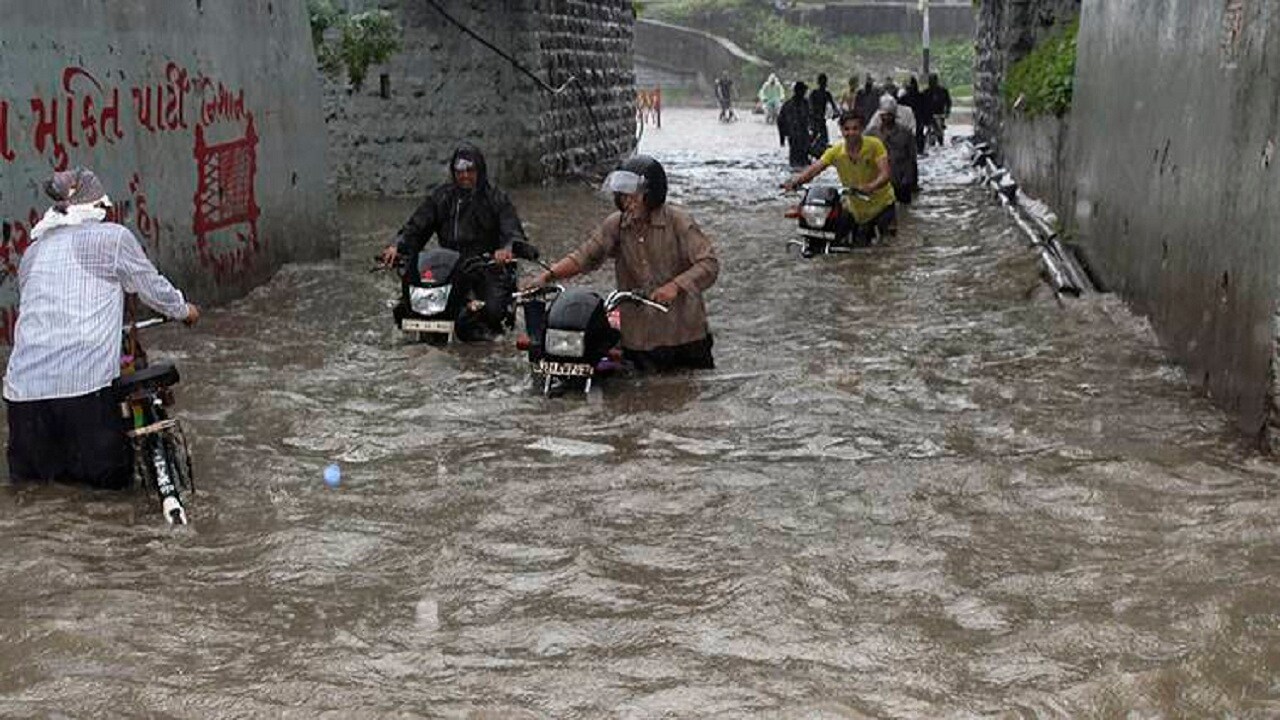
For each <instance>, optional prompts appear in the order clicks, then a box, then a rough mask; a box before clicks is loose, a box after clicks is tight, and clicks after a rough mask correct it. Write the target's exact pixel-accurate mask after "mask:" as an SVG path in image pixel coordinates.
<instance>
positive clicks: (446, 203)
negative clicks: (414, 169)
mask: <svg viewBox="0 0 1280 720" xmlns="http://www.w3.org/2000/svg"><path fill="white" fill-rule="evenodd" d="M448 171H449V181H448V182H445V183H441V184H440V185H437V186H436V187H435V188H433V189H432V190H431V192H430V193H429V194H428V195H427V197H426V199H425V200H423V201H422V204H420V205H419V206H418V209H417V210H415V211H414V212H413V215H412V216H411V217H410V218H409V220H408V222H406V223H405V224H404V227H402V228H401V229H400V232H399V233H398V234H397V235H396V240H395V242H393V243H392V244H391V245H389V246H388V247H387V248H386V249H384V250H383V251H382V256H381V259H382V262H383V264H385V265H391V264H393V263H395V261H396V258H399V257H403V258H405V259H406V260H407V261H408V262H410V263H412V262H414V257H415V256H416V255H417V254H418V253H419V252H422V248H424V247H426V244H427V242H428V241H430V240H431V236H432V235H435V236H436V237H437V238H438V240H439V242H440V246H441V247H446V248H449V249H450V250H456V251H457V252H458V253H459V254H460V255H462V260H464V261H466V260H469V259H471V258H474V257H478V256H480V255H485V254H492V256H493V259H494V260H496V261H497V262H498V263H500V264H502V265H507V264H508V263H510V262H511V260H512V258H513V255H512V251H511V244H512V243H513V242H515V241H517V240H521V241H524V240H526V238H525V234H524V227H523V226H522V225H521V224H520V217H519V216H518V215H517V214H516V208H515V205H513V204H512V203H511V199H510V198H509V197H507V194H506V193H505V192H503V191H502V190H500V189H499V188H497V187H495V186H494V185H493V184H491V183H490V182H489V175H488V170H487V168H486V166H485V161H484V154H483V153H481V152H480V149H479V148H477V147H475V146H474V145H469V144H463V145H461V146H459V147H458V149H457V150H455V151H454V152H453V155H452V156H451V157H450V158H449V166H448ZM478 282H479V284H480V286H479V287H477V288H475V294H476V297H477V298H479V299H481V300H483V301H484V308H483V311H482V314H483V320H484V324H485V325H486V326H487V327H488V329H489V331H491V332H493V333H500V332H502V328H503V325H502V323H503V320H504V318H505V316H506V312H507V308H508V307H510V305H511V293H512V292H513V291H514V290H515V286H516V282H515V271H514V268H512V267H498V268H489V269H488V270H487V271H486V272H484V273H483V274H482V275H481V276H480V277H479V279H478Z"/></svg>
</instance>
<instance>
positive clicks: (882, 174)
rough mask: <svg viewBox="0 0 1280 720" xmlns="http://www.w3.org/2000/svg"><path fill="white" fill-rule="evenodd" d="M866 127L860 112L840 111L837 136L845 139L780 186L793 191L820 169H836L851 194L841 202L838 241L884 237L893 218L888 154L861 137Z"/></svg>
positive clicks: (879, 144)
mask: <svg viewBox="0 0 1280 720" xmlns="http://www.w3.org/2000/svg"><path fill="white" fill-rule="evenodd" d="M865 124H866V123H865V118H864V117H863V116H862V114H861V113H860V112H858V111H856V110H846V111H845V112H843V113H842V114H841V115H840V135H841V136H843V138H844V139H843V140H841V141H840V142H837V143H835V144H833V145H832V146H831V147H829V148H827V150H826V152H824V153H822V157H820V158H818V159H817V160H816V161H815V162H814V163H813V164H812V165H810V166H809V167H807V168H805V169H804V170H803V171H801V172H800V174H799V175H796V176H795V177H793V178H791V179H789V180H787V181H786V182H784V183H782V187H783V188H785V189H787V190H794V189H796V187H798V186H800V185H803V184H805V183H807V182H809V181H810V180H812V179H813V178H815V177H817V176H818V175H819V174H820V173H822V171H823V170H826V169H827V168H829V167H831V166H832V165H834V166H835V168H836V174H837V175H839V176H840V184H841V185H843V186H844V187H845V188H846V189H848V190H850V191H852V192H851V193H848V194H846V195H845V196H844V199H843V204H844V210H845V212H844V213H842V214H841V219H840V224H839V225H838V226H837V228H836V237H837V239H843V238H844V237H846V236H848V235H849V234H850V233H851V232H852V233H854V235H855V236H854V239H855V240H868V241H869V240H870V235H871V233H872V232H874V231H878V232H879V233H880V235H881V237H884V236H886V235H888V233H889V229H890V227H892V225H893V221H894V219H895V217H896V214H895V210H894V200H895V198H894V194H893V186H892V185H891V184H890V172H889V154H888V152H887V151H886V150H885V148H884V143H882V142H880V140H878V139H876V138H874V137H869V136H864V135H863V134H862V129H863V127H864V126H865Z"/></svg>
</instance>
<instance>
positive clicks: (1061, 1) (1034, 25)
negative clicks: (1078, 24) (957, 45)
mask: <svg viewBox="0 0 1280 720" xmlns="http://www.w3.org/2000/svg"><path fill="white" fill-rule="evenodd" d="M1080 2H1081V0H984V1H983V2H982V4H981V5H979V7H978V27H977V31H976V37H977V52H976V55H975V58H974V68H973V105H974V108H973V122H974V132H975V133H976V134H977V135H978V136H979V137H981V138H982V139H984V140H986V141H988V142H991V143H994V144H995V145H997V146H998V147H999V148H1000V149H1001V150H1007V148H1006V147H1005V144H1006V141H1007V140H1008V139H1009V137H1007V136H1011V135H1015V134H1016V135H1017V136H1018V137H1020V138H1025V139H1026V140H1028V141H1030V142H1032V143H1040V142H1041V140H1040V139H1034V138H1033V137H1032V134H1033V132H1034V131H1033V130H1032V129H1031V128H1025V127H1024V128H1017V129H1014V128H1010V132H1008V133H1006V132H1005V128H1004V122H1005V114H1006V113H1005V107H1004V99H1003V98H1002V97H1001V96H1000V84H1001V82H1003V80H1004V77H1005V73H1006V72H1007V71H1008V69H1009V67H1010V66H1012V65H1013V64H1014V63H1015V62H1017V61H1018V60H1021V59H1022V58H1024V57H1026V56H1027V54H1028V53H1030V52H1031V50H1032V49H1033V48H1035V46H1036V45H1037V44H1039V42H1040V41H1041V40H1043V39H1044V38H1045V37H1047V36H1048V35H1049V34H1051V33H1052V32H1054V29H1055V28H1056V27H1057V26H1058V25H1059V24H1060V23H1062V22H1065V21H1068V20H1070V19H1072V18H1075V17H1076V16H1078V15H1079V14H1080ZM1037 130H1039V131H1053V132H1055V134H1056V131H1057V128H1051V127H1049V126H1047V125H1044V124H1039V127H1038V128H1037ZM1057 142H1058V140H1057V139H1056V138H1055V140H1054V143H1055V144H1056V143H1057Z"/></svg>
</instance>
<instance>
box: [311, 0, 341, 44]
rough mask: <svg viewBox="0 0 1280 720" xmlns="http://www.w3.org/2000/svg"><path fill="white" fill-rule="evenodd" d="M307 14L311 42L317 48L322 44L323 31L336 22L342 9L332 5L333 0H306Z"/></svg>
mask: <svg viewBox="0 0 1280 720" xmlns="http://www.w3.org/2000/svg"><path fill="white" fill-rule="evenodd" d="M307 15H308V16H309V17H310V19H311V44H312V45H314V46H315V47H316V49H317V50H319V49H320V48H321V47H322V46H323V45H324V33H325V31H326V30H328V29H329V28H331V27H333V26H334V25H336V24H337V23H338V20H339V19H341V17H342V11H341V10H339V9H338V8H336V7H334V4H333V0H307Z"/></svg>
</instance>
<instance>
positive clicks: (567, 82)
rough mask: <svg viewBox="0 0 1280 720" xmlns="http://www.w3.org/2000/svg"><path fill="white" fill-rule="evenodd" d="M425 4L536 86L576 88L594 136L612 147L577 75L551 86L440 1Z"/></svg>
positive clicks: (557, 92) (553, 91) (554, 90)
mask: <svg viewBox="0 0 1280 720" xmlns="http://www.w3.org/2000/svg"><path fill="white" fill-rule="evenodd" d="M427 4H428V5H430V6H431V7H433V8H435V10H436V12H438V13H440V15H442V16H443V17H444V19H445V20H447V21H448V22H449V23H450V24H451V25H453V26H454V27H456V28H458V29H459V30H461V31H462V32H463V33H464V34H466V35H468V36H469V37H471V38H472V39H474V40H475V41H476V42H478V43H480V44H481V45H483V46H485V47H487V48H489V49H490V50H492V51H493V52H494V53H496V54H497V55H498V56H499V57H501V58H502V59H503V60H506V61H507V62H508V63H510V64H511V66H512V67H514V68H515V69H516V70H519V71H520V72H522V73H524V74H525V75H527V76H528V77H529V78H530V79H531V80H533V81H534V82H535V83H537V85H538V87H540V88H542V89H543V90H544V91H546V92H548V93H550V94H552V95H560V94H561V93H563V92H564V91H565V90H567V89H568V88H569V86H570V85H572V86H573V87H574V88H576V89H577V91H578V102H579V103H580V104H581V105H582V107H584V108H586V110H587V115H588V116H589V117H590V118H591V125H592V127H593V128H595V131H596V137H598V138H599V139H600V144H601V146H602V147H603V148H605V149H611V148H612V147H613V145H612V143H610V142H609V139H608V138H606V137H605V135H604V132H603V131H601V130H600V123H599V122H597V121H596V113H595V111H594V110H593V109H592V108H591V103H590V98H588V97H587V96H586V89H585V88H583V87H582V82H581V81H579V80H578V76H577V75H570V76H569V79H568V80H565V81H564V83H563V84H561V85H560V87H558V88H557V87H553V86H551V85H550V84H549V83H547V82H546V81H545V80H543V79H542V78H540V77H538V76H537V75H535V74H534V73H533V72H532V71H531V70H529V69H528V68H526V67H525V66H524V65H521V64H520V61H518V60H516V59H515V58H513V57H511V56H510V55H508V54H507V53H506V52H504V51H503V50H502V48H500V47H498V46H497V45H494V44H493V43H491V42H489V41H488V40H486V39H484V38H483V37H481V36H480V35H478V34H476V32H475V31H474V30H472V29H471V28H469V27H467V26H466V25H463V24H462V23H461V22H460V21H459V20H458V19H457V18H455V17H453V16H452V15H450V14H449V13H448V11H446V10H445V9H444V8H442V7H440V3H438V2H436V0H427Z"/></svg>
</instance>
